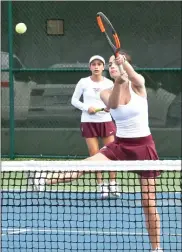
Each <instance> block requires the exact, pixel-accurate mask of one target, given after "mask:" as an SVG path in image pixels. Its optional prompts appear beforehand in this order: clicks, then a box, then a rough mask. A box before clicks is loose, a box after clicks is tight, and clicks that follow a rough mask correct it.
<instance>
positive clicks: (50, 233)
mask: <svg viewBox="0 0 182 252" xmlns="http://www.w3.org/2000/svg"><path fill="white" fill-rule="evenodd" d="M76 171H85V172H84V174H83V176H81V177H79V178H78V179H76V180H74V181H72V182H71V183H56V182H57V181H56V182H54V183H55V184H51V183H52V181H53V180H54V181H55V180H56V179H58V178H60V176H62V175H65V174H70V173H71V175H72V174H73V173H75V172H76ZM90 171H92V172H90ZM93 171H102V172H103V177H104V181H105V185H104V187H105V188H107V190H108V191H107V192H108V195H107V197H105V198H104V199H103V198H102V199H101V193H100V191H98V186H97V183H96V180H95V173H94V172H93ZM110 171H117V186H118V187H119V195H115V194H113V193H112V190H111V184H110V182H109V181H110V180H109V175H108V174H109V172H110ZM145 171H153V173H150V174H154V175H155V174H158V172H159V171H160V175H159V176H158V177H157V179H156V181H155V184H156V186H155V188H156V190H155V195H156V205H157V209H158V212H159V215H160V223H161V230H160V240H161V245H160V246H161V247H162V248H163V251H164V252H167V251H178V252H179V251H181V250H182V246H181V244H182V227H181V221H182V220H181V216H182V205H181V161H108V162H88V161H3V162H2V171H1V188H2V192H1V198H2V201H1V204H2V208H1V234H2V237H1V251H2V252H6V251H8V252H14V251H16V252H24V251H26V252H32V251H34V252H48V251H49V252H50V251H51V252H56V251H66V252H78V251H81V252H82V251H87V252H88V251H91V252H94V251H99V252H111V251H114V252H120V251H127V252H129V251H132V252H134V251H140V252H142V251H145V252H147V251H151V244H150V241H149V236H148V232H147V229H146V223H145V215H144V212H143V207H142V202H143V201H142V193H141V190H142V189H141V188H142V187H141V185H140V181H141V180H140V179H138V173H139V174H140V175H141V174H142V181H144V182H143V183H145V184H143V185H144V188H145V189H146V188H149V187H146V186H148V184H149V183H153V179H151V180H149V179H147V176H148V175H147V174H148V173H145ZM65 176H66V175H65ZM139 177H140V178H141V176H139ZM42 179H43V181H44V182H46V183H41V185H43V187H41V190H40V188H38V187H35V184H36V181H38V182H40V181H42ZM48 180H49V182H50V181H51V182H50V183H47V181H48ZM150 188H152V189H151V192H154V187H150ZM145 189H143V190H145ZM152 190H153V191H152ZM147 194H148V195H149V197H150V194H149V193H147ZM145 195H146V191H145ZM149 201H150V200H149ZM149 208H150V207H149V206H148V209H149Z"/></svg>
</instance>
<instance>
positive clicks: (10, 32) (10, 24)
mask: <svg viewBox="0 0 182 252" xmlns="http://www.w3.org/2000/svg"><path fill="white" fill-rule="evenodd" d="M8 51H9V108H10V109H9V121H10V128H9V133H10V155H9V156H10V159H14V141H15V139H14V135H15V132H14V130H15V128H14V83H13V17H12V1H11V0H9V1H8Z"/></svg>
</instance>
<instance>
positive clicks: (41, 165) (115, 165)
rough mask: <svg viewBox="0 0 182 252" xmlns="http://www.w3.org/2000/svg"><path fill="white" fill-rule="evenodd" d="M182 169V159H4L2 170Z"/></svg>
mask: <svg viewBox="0 0 182 252" xmlns="http://www.w3.org/2000/svg"><path fill="white" fill-rule="evenodd" d="M36 170H39V171H57V172H58V171H78V170H80V171H90V170H103V171H112V170H113V171H134V170H140V171H142V170H143V171H145V170H166V171H170V170H175V171H180V170H181V160H164V161H162V160H156V161H153V160H145V161H86V160H85V161H81V160H80V161H37V160H35V161H33V160H31V161H2V163H1V171H3V172H4V171H7V172H8V171H36Z"/></svg>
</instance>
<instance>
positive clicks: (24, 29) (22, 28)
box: [15, 23, 27, 34]
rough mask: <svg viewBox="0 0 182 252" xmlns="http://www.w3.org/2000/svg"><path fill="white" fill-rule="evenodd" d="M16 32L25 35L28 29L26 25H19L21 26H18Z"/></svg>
mask: <svg viewBox="0 0 182 252" xmlns="http://www.w3.org/2000/svg"><path fill="white" fill-rule="evenodd" d="M15 30H16V32H17V33H19V34H23V33H25V32H26V30H27V27H26V25H25V24H24V23H19V24H17V25H16V27H15Z"/></svg>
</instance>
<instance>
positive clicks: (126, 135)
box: [35, 54, 163, 252]
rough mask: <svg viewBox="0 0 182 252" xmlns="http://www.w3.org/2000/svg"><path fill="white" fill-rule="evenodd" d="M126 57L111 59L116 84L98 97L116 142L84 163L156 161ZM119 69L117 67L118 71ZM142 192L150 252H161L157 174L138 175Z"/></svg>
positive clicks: (139, 85) (140, 86) (136, 79)
mask: <svg viewBox="0 0 182 252" xmlns="http://www.w3.org/2000/svg"><path fill="white" fill-rule="evenodd" d="M126 56H127V55H126V54H125V55H123V54H122V55H121V54H120V55H119V56H118V57H117V58H115V57H114V56H111V57H110V59H109V73H110V76H111V78H113V79H114V80H115V83H114V87H113V89H112V90H103V91H102V92H101V94H100V96H101V99H102V100H103V102H104V103H105V105H106V106H107V107H108V108H110V110H111V115H112V116H113V119H114V120H115V122H116V140H115V141H114V142H113V143H110V144H108V145H106V146H104V147H103V148H102V149H101V150H100V152H99V153H97V154H96V155H94V156H92V157H90V158H87V159H86V160H87V161H108V160H156V159H158V155H157V152H156V149H155V143H154V141H153V139H152V136H151V133H150V129H149V125H148V103H147V93H146V88H145V80H144V78H143V76H142V75H140V74H138V73H137V72H135V70H134V69H133V67H132V66H131V64H130V63H129V62H128V60H127V57H126ZM118 65H120V68H121V71H120V70H119V67H118ZM83 174H84V172H83V171H75V172H65V173H64V174H62V173H61V174H59V176H58V177H57V178H56V179H55V180H54V179H49V178H48V177H47V179H46V180H45V179H41V180H39V181H35V184H36V185H38V186H42V185H44V184H45V183H46V184H54V183H64V182H69V181H72V180H75V179H78V178H79V177H80V176H82V175H83ZM138 175H139V181H140V184H141V191H142V206H143V210H144V214H145V222H146V228H147V230H148V234H149V238H150V242H151V246H152V252H162V251H163V250H162V249H161V248H160V217H159V214H158V211H157V207H156V193H155V178H156V177H157V176H158V175H160V173H159V172H157V171H147V170H146V171H142V172H138Z"/></svg>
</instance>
